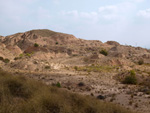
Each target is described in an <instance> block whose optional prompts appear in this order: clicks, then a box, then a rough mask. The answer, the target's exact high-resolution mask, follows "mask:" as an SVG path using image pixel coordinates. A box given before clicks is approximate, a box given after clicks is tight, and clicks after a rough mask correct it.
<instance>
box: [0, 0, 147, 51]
mask: <svg viewBox="0 0 150 113" xmlns="http://www.w3.org/2000/svg"><path fill="white" fill-rule="evenodd" d="M32 29H50V30H53V31H57V32H63V33H68V34H73V35H75V36H76V37H77V38H82V39H87V40H100V41H102V42H106V41H117V42H119V43H120V44H123V45H132V46H141V47H144V48H150V0H0V35H2V36H7V35H11V34H14V33H18V32H25V31H29V30H32Z"/></svg>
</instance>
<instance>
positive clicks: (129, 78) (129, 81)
mask: <svg viewBox="0 0 150 113" xmlns="http://www.w3.org/2000/svg"><path fill="white" fill-rule="evenodd" d="M123 83H124V84H137V78H136V74H135V71H134V70H131V71H130V75H128V76H126V77H125V79H124V81H123Z"/></svg>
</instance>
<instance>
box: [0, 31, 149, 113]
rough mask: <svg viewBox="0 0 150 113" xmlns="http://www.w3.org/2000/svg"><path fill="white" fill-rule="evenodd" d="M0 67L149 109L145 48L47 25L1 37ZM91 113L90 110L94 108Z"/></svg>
mask: <svg viewBox="0 0 150 113" xmlns="http://www.w3.org/2000/svg"><path fill="white" fill-rule="evenodd" d="M0 67H1V68H2V69H3V70H5V71H8V72H10V73H13V74H16V73H19V74H21V75H24V76H27V77H29V78H33V79H36V80H39V81H42V82H44V83H46V84H47V85H52V84H56V83H58V82H59V83H60V84H61V86H62V88H65V89H67V90H70V91H71V92H76V93H79V94H82V95H91V96H94V97H96V98H99V97H102V98H100V99H102V100H104V101H111V102H113V103H115V104H120V105H121V106H123V107H125V108H128V109H132V110H135V111H136V112H137V111H138V112H143V113H149V112H150V103H149V100H148V98H149V97H150V85H149V82H150V50H148V49H145V48H141V47H132V46H127V45H121V44H119V43H118V42H115V41H108V42H105V43H102V42H101V41H98V40H84V39H79V38H76V37H75V36H73V35H70V34H65V33H59V32H55V31H51V30H47V29H39V30H31V31H27V32H24V33H17V34H14V35H9V36H6V37H0ZM94 113H95V112H94Z"/></svg>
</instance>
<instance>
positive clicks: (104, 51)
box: [100, 49, 108, 56]
mask: <svg viewBox="0 0 150 113" xmlns="http://www.w3.org/2000/svg"><path fill="white" fill-rule="evenodd" d="M100 54H103V55H105V56H107V55H108V52H107V51H106V50H105V49H103V50H101V51H100Z"/></svg>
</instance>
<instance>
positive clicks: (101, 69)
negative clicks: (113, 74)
mask: <svg viewBox="0 0 150 113" xmlns="http://www.w3.org/2000/svg"><path fill="white" fill-rule="evenodd" d="M74 69H75V70H76V71H87V72H110V71H113V69H115V67H114V66H107V65H105V66H101V65H91V66H82V67H77V66H75V67H74Z"/></svg>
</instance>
